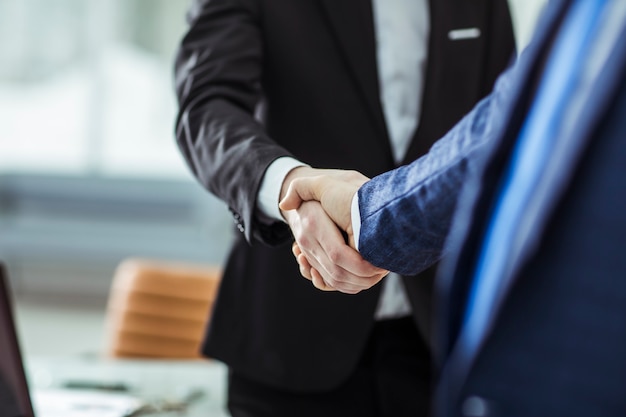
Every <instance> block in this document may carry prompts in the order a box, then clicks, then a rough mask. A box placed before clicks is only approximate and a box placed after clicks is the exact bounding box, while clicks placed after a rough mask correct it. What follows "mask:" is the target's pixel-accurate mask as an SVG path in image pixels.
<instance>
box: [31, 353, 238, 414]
mask: <svg viewBox="0 0 626 417" xmlns="http://www.w3.org/2000/svg"><path fill="white" fill-rule="evenodd" d="M26 369H27V374H28V378H29V384H30V386H31V391H34V390H37V391H41V390H46V389H57V388H62V387H64V386H65V385H67V384H68V383H75V384H76V383H82V382H87V383H98V384H102V385H105V386H106V385H112V386H115V385H119V384H122V385H124V386H126V387H127V388H128V391H127V392H128V393H129V394H131V395H135V396H137V397H139V398H141V399H142V400H145V402H146V403H148V404H163V403H164V402H179V401H181V400H184V399H185V398H186V397H187V396H189V395H193V396H195V397H197V398H196V399H195V400H193V401H191V403H190V404H189V406H188V407H187V410H186V412H184V413H177V412H170V413H150V414H141V415H146V416H177V415H185V416H186V417H200V416H202V417H226V416H228V413H227V412H226V411H225V392H226V376H227V369H226V367H225V366H224V365H223V364H221V363H219V362H216V361H207V360H143V359H136V360H127V359H106V358H89V357H85V358H66V357H33V358H28V359H27V362H26ZM195 394H199V395H195Z"/></svg>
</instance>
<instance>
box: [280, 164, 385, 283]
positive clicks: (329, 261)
mask: <svg viewBox="0 0 626 417" xmlns="http://www.w3.org/2000/svg"><path fill="white" fill-rule="evenodd" d="M368 180H369V178H367V177H366V176H364V175H362V174H361V173H359V172H357V171H346V170H333V169H315V168H310V167H306V166H301V167H298V168H295V169H293V170H292V171H291V172H290V173H289V174H288V175H287V177H286V178H285V181H284V182H283V185H282V190H281V196H280V198H281V201H280V204H279V207H280V209H281V213H282V215H283V217H284V218H285V220H286V221H287V223H288V224H289V226H290V227H291V230H292V232H293V235H294V237H295V242H294V243H293V247H292V251H293V254H294V256H295V257H296V260H297V262H298V265H299V267H300V273H301V274H302V276H303V277H305V278H307V279H309V280H311V281H312V282H313V285H314V286H315V287H316V288H318V289H320V290H323V291H341V292H344V293H347V294H356V293H358V292H360V291H362V290H365V289H368V288H370V287H372V286H374V285H375V284H376V283H378V282H379V281H380V280H381V279H382V278H383V277H385V276H386V275H387V274H388V272H389V271H387V270H384V269H381V268H378V267H376V266H374V265H372V264H370V263H369V262H367V261H366V260H364V259H363V258H362V257H361V255H360V254H359V252H358V251H357V244H358V242H357V241H355V236H354V230H353V223H352V216H351V207H352V200H353V198H354V196H355V194H356V193H357V191H358V190H359V188H360V187H361V186H362V185H363V184H364V183H365V182H367V181H368ZM342 232H343V233H342ZM344 233H345V235H344ZM345 236H347V238H346V237H345Z"/></svg>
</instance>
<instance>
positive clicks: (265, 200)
mask: <svg viewBox="0 0 626 417" xmlns="http://www.w3.org/2000/svg"><path fill="white" fill-rule="evenodd" d="M300 166H308V165H307V164H305V163H302V162H300V161H298V160H297V159H294V158H291V157H289V156H283V157H281V158H278V159H276V160H275V161H274V162H272V163H271V164H270V166H269V167H268V168H267V170H266V171H265V174H264V175H263V180H262V181H261V187H260V188H259V194H258V195H257V209H258V210H260V211H261V213H263V214H264V215H266V216H268V217H270V218H272V219H274V220H278V221H285V220H284V219H283V216H282V215H281V214H280V209H279V208H278V203H279V202H280V201H279V199H280V190H281V188H282V186H283V182H284V181H285V177H286V176H287V174H289V171H291V170H292V169H294V168H297V167H300Z"/></svg>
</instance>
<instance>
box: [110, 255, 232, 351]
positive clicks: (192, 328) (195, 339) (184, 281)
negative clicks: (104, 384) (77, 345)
mask: <svg viewBox="0 0 626 417" xmlns="http://www.w3.org/2000/svg"><path fill="white" fill-rule="evenodd" d="M220 278H221V269H220V268H218V267H212V266H201V265H194V264H187V263H173V262H164V261H156V260H145V259H128V260H125V261H123V262H122V263H121V264H120V265H119V266H118V268H117V270H116V272H115V276H114V277H113V282H112V285H111V291H110V294H109V300H108V306H107V316H106V324H105V329H106V332H107V334H106V337H105V340H106V341H107V347H106V354H107V355H108V356H113V357H135V358H136V357H145V358H199V357H200V352H199V348H200V343H201V341H202V339H203V337H204V331H205V327H206V323H207V322H208V320H209V316H210V312H211V307H212V305H213V301H214V300H215V295H216V292H217V288H218V286H219V281H220Z"/></svg>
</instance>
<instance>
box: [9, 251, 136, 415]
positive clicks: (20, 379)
mask: <svg viewBox="0 0 626 417" xmlns="http://www.w3.org/2000/svg"><path fill="white" fill-rule="evenodd" d="M10 295H11V294H10V291H9V279H8V275H7V271H6V268H5V267H4V265H3V264H2V263H0V417H83V416H84V417H124V416H127V415H129V414H131V413H132V412H134V411H136V410H138V409H139V408H140V407H141V406H142V405H143V403H142V402H141V401H140V400H139V399H137V398H135V397H133V396H130V395H127V394H112V393H101V392H93V391H81V390H69V389H59V390H48V389H46V390H42V391H40V392H35V393H34V395H33V396H31V391H30V390H29V386H28V381H27V379H26V372H25V371H24V363H23V361H22V354H21V352H20V347H19V343H18V339H17V333H16V331H15V321H14V319H13V312H12V305H11V297H10ZM33 398H34V401H33ZM33 404H34V406H33Z"/></svg>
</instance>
